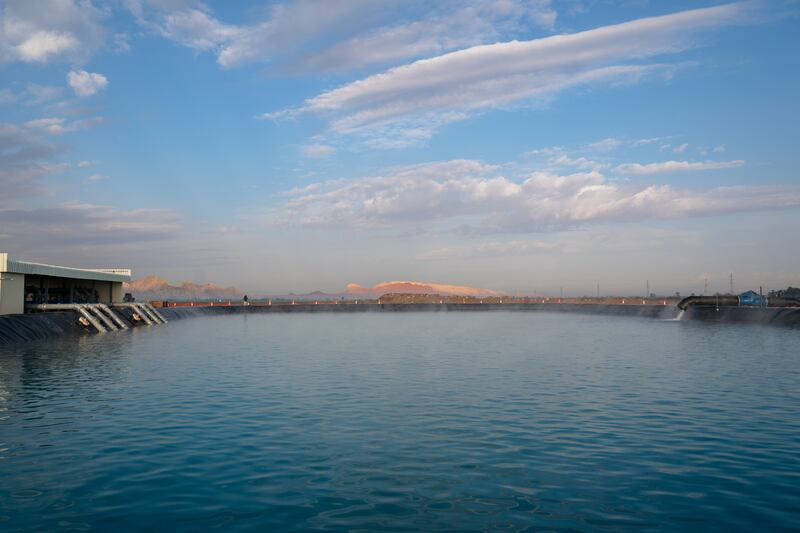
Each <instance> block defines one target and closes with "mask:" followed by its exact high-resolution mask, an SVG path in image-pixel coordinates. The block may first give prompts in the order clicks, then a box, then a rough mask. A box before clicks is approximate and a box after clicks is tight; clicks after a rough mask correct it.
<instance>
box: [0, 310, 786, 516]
mask: <svg viewBox="0 0 800 533" xmlns="http://www.w3.org/2000/svg"><path fill="white" fill-rule="evenodd" d="M799 383H800V330H796V329H795V330H792V329H777V328H775V329H770V328H760V327H743V326H724V325H700V324H692V323H685V322H670V321H658V320H648V319H634V318H613V317H597V316H581V315H564V314H560V315H547V314H543V313H542V314H532V313H469V314H466V313H460V314H456V313H450V314H446V313H438V314H434V313H421V314H415V313H408V314H365V315H349V314H348V315H338V314H331V315H284V316H279V315H272V316H270V315H261V316H230V317H222V316H220V317H213V318H197V319H192V320H185V321H180V322H177V321H176V322H172V323H170V324H169V325H168V326H165V327H160V328H150V329H149V330H146V331H143V330H139V331H133V332H126V333H117V334H108V335H106V336H95V337H90V338H84V339H72V340H66V341H62V342H58V343H54V342H50V343H46V344H45V343H42V344H27V345H24V346H19V347H16V348H14V349H9V348H6V349H2V348H0V411H2V412H0V529H2V530H6V531H17V530H25V531H52V530H55V529H78V530H112V529H113V530H142V529H160V530H171V531H180V530H198V529H207V528H211V527H218V528H223V529H226V530H227V529H235V530H253V531H256V530H257V531H276V530H289V531H301V530H315V529H317V530H335V531H344V530H357V531H367V530H388V531H410V530H420V531H439V530H442V531H443V530H448V531H463V530H486V531H551V530H558V531H590V530H595V531H596V530H599V531H602V530H608V531H626V530H629V531H634V530H635V531H642V530H650V531H655V530H658V531H687V530H703V531H708V530H741V531H756V530H771V531H778V530H787V531H788V530H798V529H800V386H799V385H798V384H799Z"/></svg>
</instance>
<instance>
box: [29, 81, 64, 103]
mask: <svg viewBox="0 0 800 533" xmlns="http://www.w3.org/2000/svg"><path fill="white" fill-rule="evenodd" d="M61 93H62V89H61V87H53V86H51V85H39V84H36V83H28V85H27V87H26V89H25V95H26V101H25V104H27V105H39V104H43V103H45V102H49V101H51V100H55V99H56V98H58V97H60V96H61Z"/></svg>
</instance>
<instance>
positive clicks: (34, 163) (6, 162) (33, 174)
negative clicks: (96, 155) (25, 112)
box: [0, 123, 65, 207]
mask: <svg viewBox="0 0 800 533" xmlns="http://www.w3.org/2000/svg"><path fill="white" fill-rule="evenodd" d="M64 151H65V148H64V147H63V146H60V145H57V144H53V143H51V142H47V141H44V140H43V139H41V138H40V137H39V136H37V135H35V134H33V133H32V132H30V131H29V130H28V129H27V128H23V127H20V126H18V125H16V124H8V123H0V191H2V194H0V207H3V206H7V205H10V204H13V203H14V202H15V201H17V200H18V199H20V198H24V197H27V196H32V195H37V194H43V193H45V192H46V191H45V187H44V185H43V183H42V178H44V177H45V176H48V175H50V174H54V173H56V172H58V171H60V170H63V166H62V165H61V164H59V163H56V162H55V161H54V159H55V158H56V156H58V155H60V154H62V153H63V152H64Z"/></svg>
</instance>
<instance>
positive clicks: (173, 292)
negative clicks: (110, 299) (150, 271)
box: [123, 276, 244, 300]
mask: <svg viewBox="0 0 800 533" xmlns="http://www.w3.org/2000/svg"><path fill="white" fill-rule="evenodd" d="M123 292H130V293H131V294H133V296H134V297H135V298H136V299H137V300H210V299H230V298H236V299H238V298H241V297H242V295H243V294H244V293H243V292H242V291H241V290H239V289H237V288H236V287H221V286H219V285H214V284H211V283H207V284H205V285H199V284H197V283H193V282H191V281H184V282H183V283H181V284H180V285H170V284H169V283H168V282H167V281H166V280H165V279H163V278H159V277H158V276H147V277H146V278H142V279H138V280H134V281H131V282H130V283H125V284H123Z"/></svg>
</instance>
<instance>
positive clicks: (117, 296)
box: [111, 281, 122, 302]
mask: <svg viewBox="0 0 800 533" xmlns="http://www.w3.org/2000/svg"><path fill="white" fill-rule="evenodd" d="M111 301H112V302H121V301H122V283H121V282H119V283H118V282H116V281H114V282H112V283H111Z"/></svg>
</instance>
